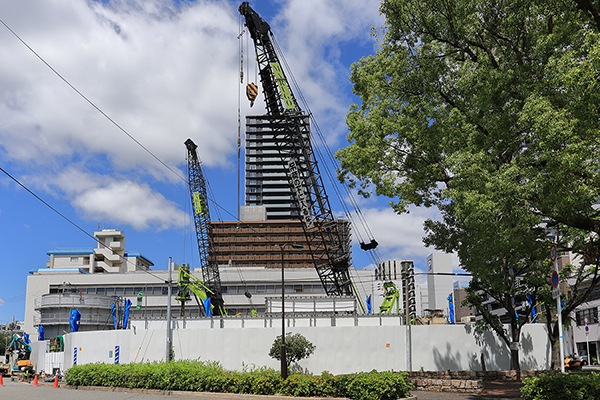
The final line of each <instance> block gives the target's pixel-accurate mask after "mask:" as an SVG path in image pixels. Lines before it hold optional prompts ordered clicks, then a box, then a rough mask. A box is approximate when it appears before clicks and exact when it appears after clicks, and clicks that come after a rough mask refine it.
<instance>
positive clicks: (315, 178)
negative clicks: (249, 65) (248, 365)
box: [239, 2, 353, 295]
mask: <svg viewBox="0 0 600 400" xmlns="http://www.w3.org/2000/svg"><path fill="white" fill-rule="evenodd" d="M239 12H240V14H241V15H243V16H244V18H245V22H246V27H247V28H248V31H249V33H250V36H251V38H252V40H253V42H254V48H255V51H256V60H257V62H258V70H259V75H260V80H261V84H262V90H263V96H264V100H265V103H266V109H267V115H265V116H261V118H262V119H265V120H267V121H269V127H270V128H271V132H272V133H273V136H274V138H275V142H276V146H277V148H278V151H279V153H280V156H281V159H282V162H283V164H284V166H286V168H287V178H288V181H289V184H290V186H291V188H292V192H293V193H294V197H295V201H296V202H297V204H298V208H299V210H300V216H301V219H302V222H303V224H302V226H303V229H304V233H305V236H306V239H307V243H308V246H309V248H310V250H311V254H312V257H313V262H314V264H315V268H316V270H317V273H318V275H319V278H320V280H321V283H322V285H323V287H324V289H325V292H326V293H327V294H328V295H352V291H353V288H352V282H351V280H350V275H349V272H348V269H349V267H350V264H351V259H350V252H349V246H348V245H347V240H346V237H349V226H348V225H342V224H341V223H340V222H339V221H337V220H336V219H335V218H334V216H333V212H332V211H331V206H330V205H329V199H328V198H327V194H326V193H325V187H324V185H323V181H322V178H321V174H320V173H319V169H318V165H317V161H316V158H315V156H314V153H313V149H312V145H311V142H310V129H309V125H308V123H307V121H308V116H307V115H306V114H304V113H303V112H302V110H301V108H300V106H299V105H298V102H297V100H296V98H295V96H294V93H293V92H292V90H291V88H290V85H289V82H288V79H287V78H286V75H285V72H284V70H283V68H282V66H281V63H280V61H279V57H278V55H277V52H276V50H275V46H274V38H273V39H272V36H273V34H272V32H271V28H270V26H269V24H268V23H267V22H266V21H264V20H263V19H262V18H261V17H260V16H259V15H258V14H257V13H256V12H255V11H254V10H253V9H252V8H251V7H250V5H249V3H248V2H243V3H242V4H241V5H240V7H239Z"/></svg>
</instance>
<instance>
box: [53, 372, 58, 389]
mask: <svg viewBox="0 0 600 400" xmlns="http://www.w3.org/2000/svg"><path fill="white" fill-rule="evenodd" d="M52 387H55V388H57V387H58V375H56V376H54V385H52Z"/></svg>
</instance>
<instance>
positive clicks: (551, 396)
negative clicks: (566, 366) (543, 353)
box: [521, 373, 600, 400]
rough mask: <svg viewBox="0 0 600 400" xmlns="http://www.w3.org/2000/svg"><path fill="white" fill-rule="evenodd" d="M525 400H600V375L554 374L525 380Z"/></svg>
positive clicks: (522, 392)
mask: <svg viewBox="0 0 600 400" xmlns="http://www.w3.org/2000/svg"><path fill="white" fill-rule="evenodd" d="M521 395H522V397H523V399H525V400H555V399H569V400H584V399H585V400H587V399H600V374H596V373H591V374H555V375H548V374H546V375H542V376H540V377H539V378H530V379H527V380H525V386H523V388H522V389H521Z"/></svg>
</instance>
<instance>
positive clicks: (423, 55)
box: [336, 0, 600, 343]
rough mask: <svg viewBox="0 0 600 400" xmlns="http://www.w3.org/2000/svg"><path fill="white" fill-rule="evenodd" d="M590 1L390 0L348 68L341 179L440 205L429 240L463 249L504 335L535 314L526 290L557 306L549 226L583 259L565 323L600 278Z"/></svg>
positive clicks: (598, 85)
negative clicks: (507, 326)
mask: <svg viewBox="0 0 600 400" xmlns="http://www.w3.org/2000/svg"><path fill="white" fill-rule="evenodd" d="M583 3H585V2H583ZM583 3H582V2H579V1H577V0H567V1H563V0H547V1H543V2H523V1H516V0H507V1H501V2H481V1H479V0H461V1H458V0H422V1H411V0H383V1H382V3H381V12H382V14H383V15H384V16H385V19H386V23H385V26H384V28H382V30H381V31H380V37H379V39H380V40H379V43H380V47H379V49H378V50H377V52H376V54H375V55H371V56H368V57H365V58H363V59H361V60H360V61H359V62H357V63H355V64H354V65H353V66H352V70H351V76H350V80H351V81H352V83H353V85H354V87H353V90H354V93H355V94H356V95H357V96H359V97H360V103H359V104H353V105H352V106H351V107H350V111H349V113H348V115H347V125H348V128H349V130H350V133H349V135H348V141H349V142H350V145H349V146H348V147H346V148H344V149H340V150H338V152H337V153H336V157H337V158H338V159H339V160H340V164H341V167H342V170H341V171H340V172H339V178H340V179H341V180H343V181H346V182H348V183H349V184H350V185H353V186H355V187H356V188H357V189H358V190H359V192H360V193H362V194H363V195H365V196H369V195H370V194H371V193H373V192H375V193H376V194H377V195H383V196H387V197H389V198H390V199H391V203H390V204H391V206H392V207H393V208H394V210H395V211H396V212H398V213H403V212H408V211H409V207H410V206H411V205H416V206H426V207H430V206H436V207H438V208H439V210H440V212H441V216H442V218H441V219H440V220H437V221H427V223H426V225H425V229H426V232H427V236H426V238H425V239H424V242H425V244H426V245H430V246H433V247H435V248H436V249H438V250H443V251H445V252H457V253H458V256H459V258H460V263H461V265H462V266H463V268H464V269H466V270H467V271H469V272H471V273H472V274H473V288H474V290H473V291H471V293H470V296H469V298H468V303H469V304H470V305H473V306H475V307H478V308H479V311H481V312H482V314H483V317H484V319H485V322H486V323H487V324H488V326H489V327H491V328H492V329H494V330H496V332H497V333H498V334H499V335H500V336H501V337H502V338H503V339H504V341H505V342H506V343H509V342H511V341H519V329H520V327H519V326H520V324H522V323H523V322H524V319H525V318H526V316H527V314H528V313H529V310H524V312H523V314H522V315H520V316H519V318H517V316H516V315H515V312H514V311H515V310H514V307H513V303H514V299H515V298H516V299H519V301H518V303H519V304H520V303H521V301H522V300H524V299H525V298H526V296H531V297H532V298H533V301H534V304H536V303H545V305H546V307H545V309H546V310H548V311H550V310H552V309H553V307H554V306H553V301H552V298H551V292H550V290H547V289H548V280H549V278H550V269H551V265H550V263H549V262H548V261H547V258H548V251H549V243H548V242H547V239H546V233H545V232H544V230H543V229H542V227H544V226H550V227H553V228H554V229H557V230H560V232H561V243H560V244H559V246H560V247H562V248H564V249H565V250H571V251H572V252H573V253H574V254H575V255H578V256H580V259H581V260H582V263H581V265H580V266H578V267H577V268H572V269H571V270H570V272H571V281H573V282H575V285H576V287H575V288H573V289H572V291H571V292H572V293H573V296H572V297H570V298H568V299H565V301H566V303H565V306H564V307H563V320H566V318H567V317H568V315H569V313H570V312H571V311H572V310H573V309H574V308H575V307H577V305H579V304H581V303H582V302H583V301H584V300H585V298H586V296H587V295H588V294H589V290H591V288H593V287H594V286H595V285H596V283H598V282H600V273H599V272H600V271H599V269H598V265H600V241H598V240H597V238H598V235H599V234H600V212H599V211H598V210H597V208H596V207H595V206H594V204H595V202H596V201H597V199H598V198H600V159H599V157H598V154H599V151H600V120H599V119H598V112H599V110H600V79H599V78H600V76H599V75H598V71H600V46H598V43H600V18H598V17H597V16H595V17H594V15H593V14H592V12H590V11H588V10H584V9H583V8H582V6H581V4H583ZM542 221H544V223H542ZM578 285H582V286H583V290H579V287H577V286H578ZM587 288H589V289H587ZM481 290H483V291H484V295H487V296H491V297H493V298H495V299H496V300H497V301H498V302H499V303H500V305H501V306H502V307H504V308H506V309H507V311H508V312H507V314H506V315H507V316H508V318H511V330H510V332H507V331H504V329H503V328H502V326H501V324H500V323H499V321H498V320H497V318H495V317H494V316H493V315H492V314H490V313H486V310H485V308H484V307H482V304H481V298H480V296H479V294H481V292H479V294H478V293H476V291H481ZM554 304H555V302H554ZM538 309H539V307H538ZM551 319H552V318H551V317H549V320H551ZM549 332H550V330H549ZM552 332H553V334H554V337H556V336H557V330H556V329H554V330H553V331H552ZM553 343H555V342H553Z"/></svg>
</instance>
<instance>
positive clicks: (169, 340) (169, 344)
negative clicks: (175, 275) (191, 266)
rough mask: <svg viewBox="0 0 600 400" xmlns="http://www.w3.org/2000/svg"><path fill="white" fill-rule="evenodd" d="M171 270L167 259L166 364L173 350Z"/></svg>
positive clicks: (171, 264)
mask: <svg viewBox="0 0 600 400" xmlns="http://www.w3.org/2000/svg"><path fill="white" fill-rule="evenodd" d="M172 270H173V262H172V260H171V257H169V280H168V281H167V282H166V283H167V354H166V356H165V360H166V362H169V361H171V349H172V348H173V343H172V342H173V332H172V330H171V323H172V321H171V283H172V280H171V278H172Z"/></svg>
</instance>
